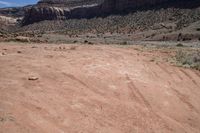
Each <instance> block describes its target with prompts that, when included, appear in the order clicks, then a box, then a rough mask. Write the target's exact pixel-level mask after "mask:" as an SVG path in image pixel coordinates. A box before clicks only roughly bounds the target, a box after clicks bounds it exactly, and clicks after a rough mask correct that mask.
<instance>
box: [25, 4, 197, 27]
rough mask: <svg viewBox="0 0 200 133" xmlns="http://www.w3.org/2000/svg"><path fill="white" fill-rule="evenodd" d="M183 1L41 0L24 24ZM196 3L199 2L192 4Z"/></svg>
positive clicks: (92, 15) (118, 11) (101, 14)
mask: <svg viewBox="0 0 200 133" xmlns="http://www.w3.org/2000/svg"><path fill="white" fill-rule="evenodd" d="M181 1H184V2H187V3H188V1H187V0H41V1H40V2H38V4H37V5H36V6H33V7H32V8H31V9H30V10H28V11H27V12H26V14H25V17H24V20H23V21H22V22H23V24H24V25H25V24H30V23H34V22H38V21H42V20H55V19H61V20H64V19H69V18H90V17H94V16H105V15H108V14H112V13H123V12H127V11H131V10H133V9H140V8H142V9H145V8H147V7H151V6H155V5H157V4H159V5H162V4H163V3H165V4H166V2H169V3H170V2H171V3H172V2H181ZM195 1H198V0H191V1H190V3H195ZM198 3H199V2H198ZM179 4H180V3H179Z"/></svg>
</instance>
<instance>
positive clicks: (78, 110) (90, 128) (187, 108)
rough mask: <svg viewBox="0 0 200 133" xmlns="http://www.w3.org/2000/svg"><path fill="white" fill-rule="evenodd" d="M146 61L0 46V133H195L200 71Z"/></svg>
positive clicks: (101, 51)
mask: <svg viewBox="0 0 200 133" xmlns="http://www.w3.org/2000/svg"><path fill="white" fill-rule="evenodd" d="M152 54H154V53H148V52H146V53H145V52H143V53H141V52H140V51H138V50H136V48H133V47H129V48H127V47H123V48H120V47H119V46H89V45H88V46H84V45H79V46H78V45H77V46H76V45H26V44H24V45H16V44H12V45H6V44H5V45H4V44H1V45H0V133H29V132H30V133H65V132H66V133H199V132H200V72H198V71H194V70H190V69H184V68H178V67H174V66H170V65H168V64H167V63H162V62H160V63H155V62H152V61H150V60H151V55H152ZM155 54H156V53H155Z"/></svg>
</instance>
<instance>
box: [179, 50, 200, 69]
mask: <svg viewBox="0 0 200 133" xmlns="http://www.w3.org/2000/svg"><path fill="white" fill-rule="evenodd" d="M176 61H177V62H178V63H179V64H180V65H181V66H189V67H191V68H194V69H197V70H200V52H199V51H195V52H184V51H182V50H179V51H178V52H177V54H176Z"/></svg>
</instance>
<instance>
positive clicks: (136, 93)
mask: <svg viewBox="0 0 200 133" xmlns="http://www.w3.org/2000/svg"><path fill="white" fill-rule="evenodd" d="M126 79H127V80H128V81H130V82H129V83H128V86H129V88H130V90H131V92H132V96H134V98H135V99H136V100H137V101H139V102H140V103H143V104H144V105H145V106H146V107H147V108H148V109H150V110H152V107H151V105H150V103H149V102H148V101H147V100H146V99H145V97H144V96H143V95H142V93H141V92H140V91H139V89H138V88H137V87H136V86H135V84H134V83H133V82H132V81H131V79H130V77H129V76H128V75H126Z"/></svg>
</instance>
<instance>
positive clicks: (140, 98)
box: [126, 75, 172, 131]
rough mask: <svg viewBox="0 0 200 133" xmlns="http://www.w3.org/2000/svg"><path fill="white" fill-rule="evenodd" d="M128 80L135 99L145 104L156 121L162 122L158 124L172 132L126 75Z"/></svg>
mask: <svg viewBox="0 0 200 133" xmlns="http://www.w3.org/2000/svg"><path fill="white" fill-rule="evenodd" d="M126 80H128V81H130V82H129V83H128V87H129V88H130V90H131V92H132V93H133V94H132V95H133V96H134V98H135V99H136V100H137V101H138V102H139V103H141V104H144V106H146V108H147V109H148V111H149V113H150V114H151V115H153V116H155V119H156V121H157V122H158V121H160V122H158V123H162V124H163V127H165V128H166V129H167V130H169V131H172V128H171V127H170V126H169V125H168V124H167V123H166V122H165V120H164V119H163V118H162V117H161V116H160V115H158V114H157V113H156V112H155V111H154V110H153V108H152V106H151V104H150V103H149V102H148V101H147V100H146V99H145V97H144V96H143V95H142V93H141V92H140V90H139V89H138V88H137V87H136V86H135V84H134V83H133V82H132V80H131V79H130V77H129V76H128V75H126Z"/></svg>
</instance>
